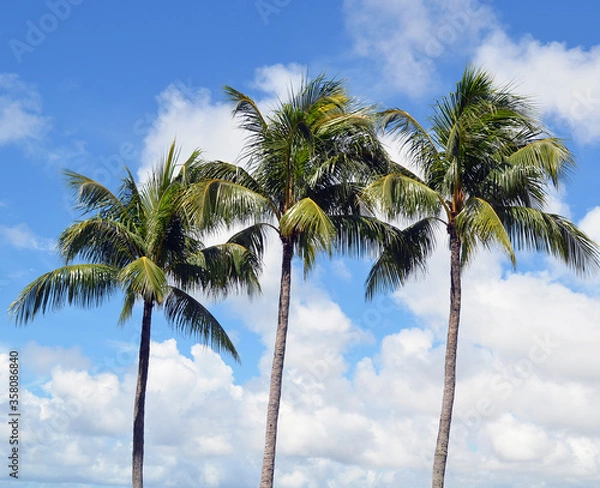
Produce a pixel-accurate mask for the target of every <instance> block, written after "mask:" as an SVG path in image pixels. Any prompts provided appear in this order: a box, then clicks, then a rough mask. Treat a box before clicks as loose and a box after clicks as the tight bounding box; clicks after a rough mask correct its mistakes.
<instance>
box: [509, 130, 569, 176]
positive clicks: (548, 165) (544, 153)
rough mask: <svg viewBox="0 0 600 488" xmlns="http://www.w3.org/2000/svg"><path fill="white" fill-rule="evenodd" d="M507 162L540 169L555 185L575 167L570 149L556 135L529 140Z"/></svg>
mask: <svg viewBox="0 0 600 488" xmlns="http://www.w3.org/2000/svg"><path fill="white" fill-rule="evenodd" d="M507 162H508V163H509V164H511V165H512V166H517V167H521V168H535V169H537V170H539V171H540V172H541V174H543V175H544V177H546V178H548V179H550V180H551V181H552V183H553V185H554V186H555V187H556V186H558V184H559V181H563V180H564V179H565V178H567V177H569V176H570V175H571V174H572V172H573V170H574V168H575V161H574V159H573V156H572V155H571V153H570V151H569V150H568V149H567V148H566V146H565V145H564V143H563V142H562V141H561V140H560V139H557V138H555V137H546V138H543V139H538V140H534V141H532V142H529V143H528V144H526V145H525V146H523V147H521V148H519V149H518V150H516V151H514V152H513V153H512V154H510V156H509V157H508V158H507Z"/></svg>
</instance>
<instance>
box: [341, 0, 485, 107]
mask: <svg viewBox="0 0 600 488" xmlns="http://www.w3.org/2000/svg"><path fill="white" fill-rule="evenodd" d="M344 13H345V20H346V26H347V29H348V31H349V33H350V35H351V36H352V39H353V41H354V51H355V54H356V55H357V56H359V57H362V58H365V59H368V61H369V62H372V63H374V64H375V68H376V69H374V70H373V71H374V72H375V73H377V76H378V77H380V75H381V73H382V74H383V77H380V79H379V80H378V81H377V82H378V83H384V84H385V86H386V87H388V88H389V89H393V90H399V91H402V92H405V93H407V94H409V95H411V96H418V95H423V94H425V93H427V92H428V90H431V88H432V87H433V86H435V81H436V79H437V76H438V74H437V69H438V65H439V60H440V59H442V58H448V57H449V56H452V55H454V56H463V55H464V53H465V52H472V50H473V49H474V48H475V46H476V45H477V44H478V43H479V42H480V41H481V39H482V37H483V36H485V34H486V33H487V32H489V31H490V30H491V29H493V28H495V25H496V17H495V14H494V12H493V11H492V10H491V9H490V8H489V7H486V6H485V5H483V4H482V3H481V2H479V1H477V0H452V1H449V2H448V1H442V0H345V2H344Z"/></svg>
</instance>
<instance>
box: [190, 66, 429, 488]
mask: <svg viewBox="0 0 600 488" xmlns="http://www.w3.org/2000/svg"><path fill="white" fill-rule="evenodd" d="M226 94H227V96H228V98H229V100H230V101H231V102H233V104H234V115H235V116H237V117H238V119H239V120H240V125H241V127H242V128H243V129H245V130H246V131H247V133H248V139H247V144H246V146H245V152H244V153H243V156H244V157H245V159H246V160H247V163H248V164H247V167H246V169H244V168H242V167H240V166H237V165H234V164H229V163H224V162H214V163H211V164H208V165H206V166H205V170H204V177H205V178H206V180H205V181H204V182H203V183H201V184H199V185H195V187H193V190H192V191H191V192H190V201H191V202H200V204H201V205H200V206H201V208H202V209H203V210H204V212H205V213H204V217H205V221H204V225H210V222H211V221H212V220H214V219H216V220H217V222H221V223H222V222H225V223H232V222H246V223H248V222H249V223H251V224H252V225H251V226H250V227H248V228H247V229H246V230H245V231H244V232H245V235H246V238H250V236H251V235H253V234H254V233H261V232H263V231H265V230H267V229H272V230H273V231H274V232H275V233H276V234H277V236H278V237H279V239H280V241H281V244H282V263H281V282H280V291H279V306H278V319H277V331H276V338H275V346H274V355H273V363H272V369H271V382H270V389H269V401H268V408H267V422H266V435H265V450H264V458H263V466H262V473H261V482H260V486H261V488H271V487H272V486H273V476H274V468H275V449H276V440H277V424H278V417H279V407H280V401H281V387H282V378H283V366H284V357H285V350H286V341H287V330H288V317H289V307H290V296H291V289H290V287H291V278H292V259H293V257H294V256H298V257H300V258H301V259H302V261H303V262H304V271H305V275H306V273H308V272H309V271H310V269H311V267H312V266H313V264H314V262H315V259H316V256H317V254H318V253H319V252H322V251H325V252H332V250H333V249H341V250H343V251H348V250H353V251H355V252H358V253H360V252H362V250H364V248H365V247H368V246H369V245H373V244H376V243H377V242H378V240H379V239H382V238H383V237H382V236H385V235H386V229H387V227H386V226H385V225H384V224H383V223H380V222H379V221H378V220H377V219H375V218H374V217H372V216H370V215H367V214H365V211H366V210H367V209H365V208H364V206H363V205H361V204H360V199H359V198H358V196H359V190H360V189H361V184H362V182H363V181H364V180H365V179H367V178H368V177H369V176H372V175H374V174H377V175H381V174H384V173H385V172H387V171H388V160H387V157H386V155H385V152H384V151H383V150H382V148H381V146H380V143H379V141H378V139H377V135H376V131H375V129H374V125H373V123H372V117H371V112H370V111H369V110H367V109H366V108H364V107H360V106H359V105H358V104H357V102H356V101H355V100H353V99H352V98H351V97H350V96H349V95H348V94H347V92H346V90H345V89H344V87H343V84H342V83H341V82H339V81H331V80H326V79H324V77H323V76H320V77H318V78H316V79H314V80H312V81H308V80H305V81H304V82H303V84H302V86H301V87H300V88H299V89H298V90H297V91H296V92H295V93H291V94H290V98H289V101H286V102H280V103H279V104H278V105H277V107H276V108H275V109H274V110H273V112H272V113H271V114H270V115H268V116H267V115H263V114H262V113H261V111H260V109H259V107H258V106H257V104H256V102H255V101H254V100H252V99H251V98H250V97H248V96H247V95H244V94H243V93H241V92H239V91H237V90H234V89H233V88H230V87H227V88H226ZM388 237H389V236H388ZM390 239H391V240H397V241H399V240H402V239H405V236H404V235H403V234H402V233H400V232H397V233H396V234H394V236H393V237H391V238H390ZM411 255H412V256H414V257H415V258H414V259H415V260H418V256H419V253H418V252H417V251H416V250H415V251H414V252H413V253H412V254H411Z"/></svg>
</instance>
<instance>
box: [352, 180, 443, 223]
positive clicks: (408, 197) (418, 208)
mask: <svg viewBox="0 0 600 488" xmlns="http://www.w3.org/2000/svg"><path fill="white" fill-rule="evenodd" d="M363 196H364V198H365V199H366V200H367V201H369V202H372V204H376V203H377V204H379V206H380V208H381V209H382V211H383V212H384V213H385V214H386V215H387V216H388V217H391V218H393V217H396V216H398V215H404V216H406V217H409V218H422V217H424V216H432V215H439V214H440V212H441V211H444V212H446V213H449V211H450V209H449V208H448V205H447V203H446V202H445V201H444V199H443V198H442V197H441V195H440V194H439V193H438V192H437V191H435V190H433V189H432V188H430V187H429V186H428V185H426V184H425V183H423V182H421V181H419V180H418V179H414V178H412V177H410V176H406V175H405V174H403V173H390V174H388V175H386V176H384V177H382V178H380V179H379V180H377V181H375V182H373V183H372V184H371V185H369V186H368V187H367V188H366V189H365V190H364V192H363Z"/></svg>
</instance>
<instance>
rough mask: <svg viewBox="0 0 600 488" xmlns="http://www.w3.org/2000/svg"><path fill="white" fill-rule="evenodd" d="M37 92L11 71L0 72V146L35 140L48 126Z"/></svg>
mask: <svg viewBox="0 0 600 488" xmlns="http://www.w3.org/2000/svg"><path fill="white" fill-rule="evenodd" d="M41 106H42V104H41V98H40V96H39V94H38V93H37V91H36V90H35V89H34V88H33V87H32V86H31V85H29V84H27V83H25V82H23V81H22V80H21V78H20V77H19V76H18V75H16V74H13V73H0V146H1V145H3V144H8V143H17V142H27V141H30V140H36V139H39V138H40V136H41V135H43V134H44V133H45V132H46V131H47V130H48V128H49V119H48V118H47V117H45V116H43V115H42V108H41Z"/></svg>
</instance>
